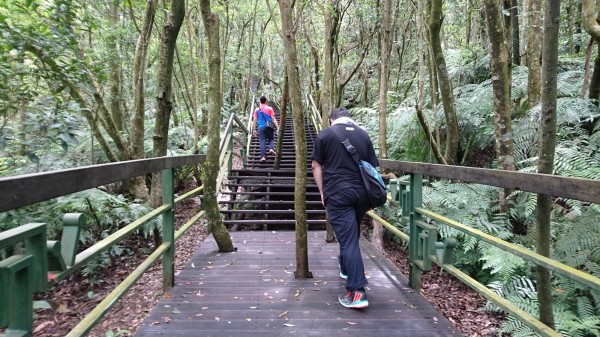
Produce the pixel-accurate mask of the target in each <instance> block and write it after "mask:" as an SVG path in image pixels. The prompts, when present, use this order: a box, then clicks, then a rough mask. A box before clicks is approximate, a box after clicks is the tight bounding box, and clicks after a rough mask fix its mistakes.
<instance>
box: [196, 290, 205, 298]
mask: <svg viewBox="0 0 600 337" xmlns="http://www.w3.org/2000/svg"><path fill="white" fill-rule="evenodd" d="M196 296H199V297H202V296H204V294H203V293H202V291H201V290H198V292H197V293H196Z"/></svg>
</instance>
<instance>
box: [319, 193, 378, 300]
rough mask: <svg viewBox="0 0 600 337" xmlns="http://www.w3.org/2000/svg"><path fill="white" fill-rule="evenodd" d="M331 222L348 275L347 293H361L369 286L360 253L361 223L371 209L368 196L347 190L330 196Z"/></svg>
mask: <svg viewBox="0 0 600 337" xmlns="http://www.w3.org/2000/svg"><path fill="white" fill-rule="evenodd" d="M326 204H327V213H328V215H329V222H330V223H331V227H333V230H334V231H335V236H336V238H337V240H338V242H339V244H340V256H339V262H340V268H341V271H342V273H344V274H346V275H348V280H347V283H346V290H347V291H351V290H358V289H361V288H363V287H364V286H366V285H367V283H368V282H367V278H366V277H365V267H364V265H363V261H362V256H361V253H360V246H359V240H360V222H361V221H362V218H363V217H364V215H365V213H366V212H367V210H368V205H369V201H368V197H367V193H366V191H365V190H364V188H362V186H360V187H356V188H345V189H342V190H340V191H337V192H334V193H333V194H332V195H330V196H328V197H327V203H326Z"/></svg>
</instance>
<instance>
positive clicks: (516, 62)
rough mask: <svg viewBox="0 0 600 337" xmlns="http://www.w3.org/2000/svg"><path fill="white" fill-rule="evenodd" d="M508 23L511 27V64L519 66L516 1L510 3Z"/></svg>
mask: <svg viewBox="0 0 600 337" xmlns="http://www.w3.org/2000/svg"><path fill="white" fill-rule="evenodd" d="M510 23H511V26H512V53H513V54H512V55H513V57H512V63H513V64H514V65H517V66H518V65H521V44H520V41H521V40H520V34H519V4H518V3H517V0H512V1H511V8H510Z"/></svg>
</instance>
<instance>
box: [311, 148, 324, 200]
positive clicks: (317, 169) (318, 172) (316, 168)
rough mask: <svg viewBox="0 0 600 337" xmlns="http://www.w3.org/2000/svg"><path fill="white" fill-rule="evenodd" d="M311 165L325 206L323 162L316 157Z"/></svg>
mask: <svg viewBox="0 0 600 337" xmlns="http://www.w3.org/2000/svg"><path fill="white" fill-rule="evenodd" d="M311 167H312V173H313V177H314V178H315V183H316V184H317V188H319V193H321V203H322V204H323V206H325V199H323V167H322V166H321V163H319V162H318V161H316V160H314V159H313V161H312V166H311Z"/></svg>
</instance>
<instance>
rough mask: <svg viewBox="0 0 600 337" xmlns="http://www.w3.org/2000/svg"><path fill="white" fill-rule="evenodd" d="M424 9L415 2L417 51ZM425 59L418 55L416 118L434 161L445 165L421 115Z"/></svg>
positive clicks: (420, 0) (422, 34) (419, 0)
mask: <svg viewBox="0 0 600 337" xmlns="http://www.w3.org/2000/svg"><path fill="white" fill-rule="evenodd" d="M424 7H425V6H424V4H423V0H417V49H418V50H424V49H425V47H424V43H423V40H425V38H426V36H427V34H426V27H425V21H424V18H423V13H424ZM426 57H427V54H425V53H419V61H418V62H419V63H418V64H419V69H418V81H417V104H416V106H415V110H416V111H417V118H418V119H419V123H420V124H421V127H422V128H423V132H425V136H426V137H427V139H428V140H429V145H430V146H431V150H432V152H433V154H434V156H435V158H436V160H437V161H438V163H440V164H446V161H445V160H444V156H443V155H442V153H441V152H440V148H439V145H438V143H437V141H436V140H435V138H434V137H433V134H432V132H431V128H430V127H429V123H428V122H427V119H426V118H425V114H424V113H423V107H424V106H425V72H426V69H427V68H429V67H427V68H426V66H425V58H426ZM428 59H429V58H428ZM428 64H429V62H428ZM429 73H430V74H431V72H429ZM430 79H431V77H430Z"/></svg>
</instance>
